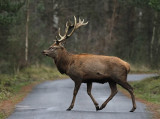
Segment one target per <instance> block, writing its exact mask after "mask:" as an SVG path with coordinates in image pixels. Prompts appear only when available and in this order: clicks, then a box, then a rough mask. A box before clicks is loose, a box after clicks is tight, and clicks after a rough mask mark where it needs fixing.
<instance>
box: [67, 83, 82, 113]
mask: <svg viewBox="0 0 160 119" xmlns="http://www.w3.org/2000/svg"><path fill="white" fill-rule="evenodd" d="M80 86H81V82H78V83H77V82H75V87H74V91H73V99H72V102H71V105H70V106H69V108H68V109H67V111H70V110H71V109H72V108H73V107H74V103H75V100H76V95H77V93H78V90H79V88H80Z"/></svg>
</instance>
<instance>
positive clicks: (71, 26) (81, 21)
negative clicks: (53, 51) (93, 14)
mask: <svg viewBox="0 0 160 119" xmlns="http://www.w3.org/2000/svg"><path fill="white" fill-rule="evenodd" d="M87 24H88V22H86V23H84V19H83V20H81V19H80V18H79V23H77V19H76V17H75V16H74V25H73V24H71V23H70V22H68V21H67V22H66V28H65V34H64V35H63V36H62V35H61V34H60V28H59V29H58V34H59V37H60V40H58V39H56V42H58V43H60V42H62V41H64V40H65V39H67V38H69V37H70V36H71V35H72V34H73V32H74V31H75V30H76V29H78V28H79V27H80V26H84V25H87ZM69 29H72V31H71V32H70V33H69V34H68V31H69Z"/></svg>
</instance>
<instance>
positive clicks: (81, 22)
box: [76, 18, 88, 29]
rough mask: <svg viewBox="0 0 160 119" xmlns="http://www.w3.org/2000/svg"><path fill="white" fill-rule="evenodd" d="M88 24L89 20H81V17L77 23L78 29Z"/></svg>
mask: <svg viewBox="0 0 160 119" xmlns="http://www.w3.org/2000/svg"><path fill="white" fill-rule="evenodd" d="M87 24H88V22H86V23H84V19H83V20H81V19H80V18H79V23H77V25H76V29H77V28H79V27H80V26H83V25H87Z"/></svg>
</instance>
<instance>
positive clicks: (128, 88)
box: [119, 82, 136, 112]
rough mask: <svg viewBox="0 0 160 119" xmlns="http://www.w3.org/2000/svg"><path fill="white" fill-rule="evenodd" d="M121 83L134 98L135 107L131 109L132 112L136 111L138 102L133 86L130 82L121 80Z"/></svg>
mask: <svg viewBox="0 0 160 119" xmlns="http://www.w3.org/2000/svg"><path fill="white" fill-rule="evenodd" d="M119 84H120V85H121V86H122V87H123V88H124V89H126V90H127V91H128V92H129V93H130V95H131V98H132V104H133V107H132V109H131V110H130V112H134V111H135V109H136V102H135V97H134V94H133V88H132V86H131V85H130V84H128V82H120V83H119Z"/></svg>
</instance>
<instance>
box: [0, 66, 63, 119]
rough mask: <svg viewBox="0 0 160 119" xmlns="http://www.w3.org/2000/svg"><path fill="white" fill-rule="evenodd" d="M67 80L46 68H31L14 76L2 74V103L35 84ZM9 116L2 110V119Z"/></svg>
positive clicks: (0, 83)
mask: <svg viewBox="0 0 160 119" xmlns="http://www.w3.org/2000/svg"><path fill="white" fill-rule="evenodd" d="M58 78H60V79H62V78H66V76H65V75H61V74H60V73H59V72H58V70H57V69H56V68H50V67H46V66H30V67H28V68H25V69H23V70H21V71H20V72H19V73H16V74H14V75H7V74H0V103H1V102H2V101H4V100H8V99H11V98H12V97H13V96H15V95H16V94H18V93H19V92H20V90H21V89H22V87H24V86H27V85H29V84H32V83H34V82H42V81H45V80H54V79H58ZM7 116H8V114H6V113H5V112H4V110H0V119H5V118H6V117H7Z"/></svg>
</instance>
